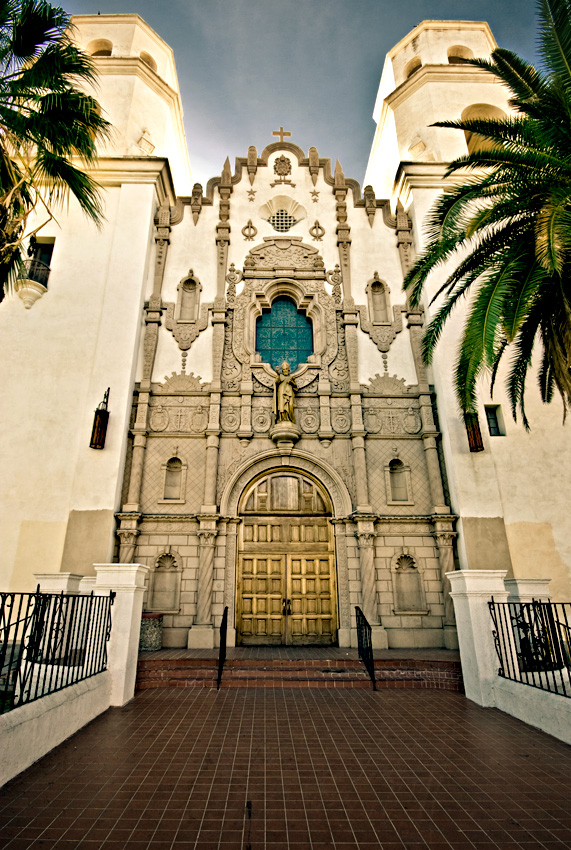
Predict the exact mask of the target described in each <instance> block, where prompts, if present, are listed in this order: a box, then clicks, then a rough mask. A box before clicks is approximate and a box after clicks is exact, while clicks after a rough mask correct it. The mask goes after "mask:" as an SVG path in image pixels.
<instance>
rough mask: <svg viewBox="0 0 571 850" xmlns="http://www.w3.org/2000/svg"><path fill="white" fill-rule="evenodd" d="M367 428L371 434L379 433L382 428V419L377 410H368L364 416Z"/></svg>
mask: <svg viewBox="0 0 571 850" xmlns="http://www.w3.org/2000/svg"><path fill="white" fill-rule="evenodd" d="M363 419H364V425H365V430H366V431H367V432H368V433H369V434H378V433H379V431H380V430H381V428H382V419H381V416H380V414H379V412H378V411H377V410H366V411H365V415H364V417H363Z"/></svg>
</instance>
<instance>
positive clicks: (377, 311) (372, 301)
mask: <svg viewBox="0 0 571 850" xmlns="http://www.w3.org/2000/svg"><path fill="white" fill-rule="evenodd" d="M365 292H366V293H367V301H368V304H369V321H371V322H372V323H373V324H374V325H388V324H390V323H391V318H390V299H389V292H390V290H389V287H388V286H387V284H386V283H385V282H384V281H382V280H380V278H379V273H378V272H375V275H374V277H373V279H372V280H370V281H369V282H368V284H367V286H366V287H365Z"/></svg>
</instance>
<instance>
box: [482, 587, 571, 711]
mask: <svg viewBox="0 0 571 850" xmlns="http://www.w3.org/2000/svg"><path fill="white" fill-rule="evenodd" d="M488 605H489V608H490V614H491V616H492V621H493V623H494V630H493V636H494V643H495V647H496V652H497V655H498V659H499V662H500V666H499V669H498V675H499V676H502V677H503V678H504V679H512V680H513V681H515V682H523V683H524V684H526V685H531V686H532V687H534V688H541V690H544V691H551V692H552V693H556V694H561V695H562V696H566V697H571V681H570V675H569V674H570V671H571V603H569V602H538V601H537V600H534V601H533V602H495V601H494V599H493V598H492V601H491V602H489V603H488Z"/></svg>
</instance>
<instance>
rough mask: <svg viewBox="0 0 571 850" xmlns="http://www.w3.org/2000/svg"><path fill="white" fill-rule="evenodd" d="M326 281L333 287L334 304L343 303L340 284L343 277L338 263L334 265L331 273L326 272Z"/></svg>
mask: <svg viewBox="0 0 571 850" xmlns="http://www.w3.org/2000/svg"><path fill="white" fill-rule="evenodd" d="M327 280H328V281H329V283H330V284H331V286H332V287H333V293H332V295H333V300H334V301H335V303H336V304H341V302H342V301H343V293H342V290H341V284H342V283H343V275H342V274H341V269H340V268H339V263H337V264H336V265H335V268H334V269H333V271H332V272H331V271H330V272H327Z"/></svg>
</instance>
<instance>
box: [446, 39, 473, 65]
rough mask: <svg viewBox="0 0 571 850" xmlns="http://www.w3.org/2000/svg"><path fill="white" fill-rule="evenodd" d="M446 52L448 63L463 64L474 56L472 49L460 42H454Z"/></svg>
mask: <svg viewBox="0 0 571 850" xmlns="http://www.w3.org/2000/svg"><path fill="white" fill-rule="evenodd" d="M446 52H447V55H448V64H449V65H465V64H466V62H467V61H468V60H469V59H473V58H474V51H473V50H470V48H469V47H464V45H462V44H454V45H453V46H452V47H449V48H448V50H447V51H446Z"/></svg>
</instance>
